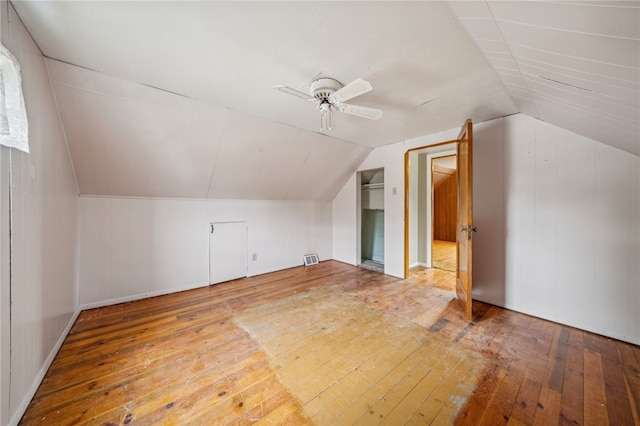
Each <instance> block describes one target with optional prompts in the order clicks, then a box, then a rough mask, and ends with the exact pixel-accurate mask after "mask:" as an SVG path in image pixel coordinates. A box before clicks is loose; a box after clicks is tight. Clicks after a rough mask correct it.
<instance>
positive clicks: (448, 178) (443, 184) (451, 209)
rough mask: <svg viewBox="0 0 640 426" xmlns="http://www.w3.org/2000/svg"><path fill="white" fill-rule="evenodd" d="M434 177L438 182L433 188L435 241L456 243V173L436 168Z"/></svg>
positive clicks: (434, 180)
mask: <svg viewBox="0 0 640 426" xmlns="http://www.w3.org/2000/svg"><path fill="white" fill-rule="evenodd" d="M433 175H434V179H433V182H434V183H435V182H437V183H435V184H434V188H433V239H434V240H442V241H455V240H456V221H457V212H458V206H457V197H456V192H457V188H456V171H455V170H451V169H443V168H439V167H437V166H434V168H433ZM436 176H437V177H438V178H436Z"/></svg>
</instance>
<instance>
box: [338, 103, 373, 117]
mask: <svg viewBox="0 0 640 426" xmlns="http://www.w3.org/2000/svg"><path fill="white" fill-rule="evenodd" d="M338 109H339V111H340V112H344V113H345V114H350V115H355V116H356V117H362V118H368V119H369V120H377V119H379V118H380V117H382V111H380V110H379V109H375V108H368V107H363V106H358V105H349V104H342V105H340V106H339V108H338Z"/></svg>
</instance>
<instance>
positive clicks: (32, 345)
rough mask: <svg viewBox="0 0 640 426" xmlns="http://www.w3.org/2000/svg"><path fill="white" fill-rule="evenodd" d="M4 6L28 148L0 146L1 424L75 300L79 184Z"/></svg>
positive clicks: (27, 40)
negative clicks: (1, 190)
mask: <svg viewBox="0 0 640 426" xmlns="http://www.w3.org/2000/svg"><path fill="white" fill-rule="evenodd" d="M2 9H3V11H2V12H3V14H2V25H1V28H2V43H3V44H4V46H6V47H7V48H8V49H9V50H10V51H11V52H12V53H13V55H14V56H15V57H16V59H17V60H18V62H19V63H20V67H21V74H22V89H23V92H24V98H25V99H24V100H25V105H26V108H27V116H28V120H29V151H30V153H28V154H27V153H23V152H21V151H17V150H15V149H11V150H3V151H2V156H5V155H8V156H10V163H11V184H12V186H11V197H12V199H11V284H10V286H11V304H10V306H11V319H10V325H5V323H3V325H2V333H3V336H2V337H3V338H2V342H3V343H2V345H3V348H2V349H3V356H4V355H5V354H6V352H5V351H6V350H7V349H6V348H7V346H5V345H6V343H7V342H6V339H5V336H6V333H7V332H8V331H7V330H8V329H9V326H10V330H11V331H10V333H11V336H10V346H11V347H10V353H11V365H10V370H11V371H10V375H11V380H10V390H9V392H10V403H9V404H7V402H6V400H5V398H6V397H7V395H6V394H5V384H6V383H8V377H5V375H4V374H5V371H4V370H5V368H3V371H2V373H3V374H2V381H3V388H2V389H3V392H2V398H3V401H2V408H3V409H2V413H1V417H2V418H0V424H3V425H4V424H12V423H15V419H16V418H19V417H20V415H21V411H22V410H23V409H24V408H26V404H27V403H28V402H29V400H30V399H31V396H32V395H33V392H35V387H36V386H37V385H38V383H39V382H40V378H41V377H42V376H44V373H45V372H46V369H47V367H48V365H47V363H48V362H49V361H48V360H49V358H48V357H50V356H51V358H53V354H52V352H54V351H55V350H56V349H55V347H56V345H57V344H58V340H59V339H60V337H61V335H62V334H63V333H64V331H65V329H66V327H67V326H68V325H70V324H69V323H70V322H71V320H72V319H73V316H74V314H75V311H76V309H77V307H78V278H77V273H76V272H77V261H78V260H77V229H78V185H77V182H76V178H75V173H74V169H73V165H72V164H71V158H70V156H69V151H68V149H67V145H66V140H65V136H64V133H63V130H62V125H61V123H60V119H59V115H58V110H57V107H56V102H55V99H54V96H53V91H52V89H51V83H50V81H49V75H48V70H47V67H46V64H45V60H44V57H43V56H42V53H41V52H40V49H39V48H38V46H36V45H35V43H34V42H33V40H32V38H31V36H30V35H29V33H28V32H27V30H26V29H25V27H24V26H23V24H22V22H21V21H20V18H19V17H18V16H17V14H16V13H15V10H14V9H13V6H11V5H7V3H6V2H2ZM3 160H6V158H3ZM2 165H3V167H8V162H7V161H3V162H2ZM5 171H6V170H3V172H5ZM3 176H7V174H4V173H3ZM3 236H5V234H3ZM5 238H6V236H5ZM3 245H5V247H6V244H5V241H3ZM3 285H4V283H3ZM1 294H2V297H3V298H6V297H7V293H6V292H5V291H3V292H1ZM7 305H8V303H6V299H5V300H2V307H3V308H4V307H5V306H7ZM4 365H5V364H4V363H3V366H4ZM7 405H9V408H8V410H5V408H6V407H7ZM11 419H13V420H11Z"/></svg>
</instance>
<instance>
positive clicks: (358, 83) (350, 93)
mask: <svg viewBox="0 0 640 426" xmlns="http://www.w3.org/2000/svg"><path fill="white" fill-rule="evenodd" d="M274 89H276V90H279V91H281V92H284V93H287V94H289V95H293V96H297V97H299V98H302V99H305V100H307V101H309V102H315V103H316V106H317V109H319V110H320V131H325V130H328V131H329V130H331V115H332V112H333V111H334V110H335V111H338V112H342V113H345V114H349V115H355V116H356V117H361V118H366V119H369V120H377V119H379V118H380V117H382V111H380V110H379V109H375V108H369V107H363V106H357V105H351V104H345V103H344V102H345V101H348V100H350V99H353V98H355V97H357V96H360V95H363V94H365V93H367V92H370V91H371V90H373V87H372V86H371V83H369V82H368V81H365V80H363V79H361V78H357V79H355V80H354V81H352V82H351V83H349V84H347V85H346V86H343V85H342V83H340V82H339V81H338V80H336V79H335V78H330V77H320V78H317V79H315V80H314V81H313V82H312V83H311V90H310V94H311V97H309V95H307V94H306V93H303V92H300V91H299V90H296V89H292V88H290V87H287V86H275V87H274Z"/></svg>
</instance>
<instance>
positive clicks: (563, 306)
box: [473, 115, 640, 344]
mask: <svg viewBox="0 0 640 426" xmlns="http://www.w3.org/2000/svg"><path fill="white" fill-rule="evenodd" d="M474 132H475V135H474V142H475V145H474V190H475V191H474V219H475V220H474V224H475V225H476V226H477V227H478V229H479V232H478V234H477V238H476V240H475V242H474V259H473V267H474V288H475V289H476V290H477V293H476V292H474V294H475V296H476V297H477V298H478V299H481V300H486V301H488V302H490V303H494V304H497V305H500V306H505V307H507V308H510V309H513V310H516V311H520V312H525V313H529V314H531V315H534V316H538V317H542V318H546V319H550V320H553V321H557V322H560V323H564V324H568V325H573V326H576V327H579V328H582V329H586V330H590V331H594V332H596V333H600V334H604V335H607V336H611V337H615V338H618V339H621V340H626V341H630V342H633V343H635V344H639V343H640V310H638V309H637V306H638V304H639V303H640V159H639V158H638V157H637V156H634V155H632V154H628V153H626V152H623V151H620V150H617V149H615V148H612V147H609V146H607V145H604V144H601V143H598V142H596V141H593V140H591V139H588V138H585V137H582V136H579V135H576V134H574V133H571V132H568V131H566V130H563V129H561V128H558V127H555V126H552V125H550V124H547V123H544V122H541V121H538V120H535V119H532V118H530V117H527V116H525V115H516V116H511V117H507V118H504V119H499V120H493V121H491V122H488V123H482V124H480V125H478V126H475V127H474Z"/></svg>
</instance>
